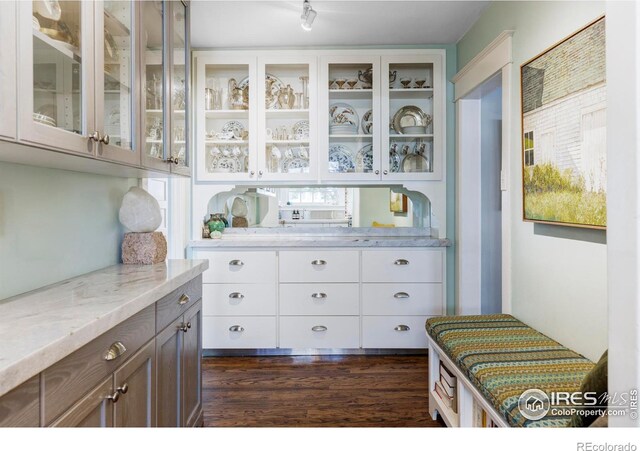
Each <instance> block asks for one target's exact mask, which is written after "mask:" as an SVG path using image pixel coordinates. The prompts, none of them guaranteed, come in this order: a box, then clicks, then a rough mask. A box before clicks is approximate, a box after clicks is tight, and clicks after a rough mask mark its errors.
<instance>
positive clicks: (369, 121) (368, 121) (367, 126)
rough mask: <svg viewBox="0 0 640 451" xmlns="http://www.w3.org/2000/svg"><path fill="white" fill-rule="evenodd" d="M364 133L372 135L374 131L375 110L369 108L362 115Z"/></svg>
mask: <svg viewBox="0 0 640 451" xmlns="http://www.w3.org/2000/svg"><path fill="white" fill-rule="evenodd" d="M360 126H361V127H362V133H364V134H365V135H370V134H372V133H373V110H369V111H367V112H366V113H364V115H363V116H362V123H361V124H360Z"/></svg>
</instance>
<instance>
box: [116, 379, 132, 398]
mask: <svg viewBox="0 0 640 451" xmlns="http://www.w3.org/2000/svg"><path fill="white" fill-rule="evenodd" d="M116 391H117V392H120V393H122V394H123V395H124V394H125V393H126V392H128V391H129V384H127V383H126V382H125V383H124V384H122V387H118V388H116Z"/></svg>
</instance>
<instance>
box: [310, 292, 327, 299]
mask: <svg viewBox="0 0 640 451" xmlns="http://www.w3.org/2000/svg"><path fill="white" fill-rule="evenodd" d="M311 297H312V298H313V299H326V298H327V293H313V294H312V295H311Z"/></svg>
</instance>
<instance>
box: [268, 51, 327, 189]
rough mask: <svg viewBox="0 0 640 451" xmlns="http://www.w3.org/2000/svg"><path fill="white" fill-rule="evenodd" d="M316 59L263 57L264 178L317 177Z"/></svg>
mask: <svg viewBox="0 0 640 451" xmlns="http://www.w3.org/2000/svg"><path fill="white" fill-rule="evenodd" d="M316 61H317V59H316V58H315V57H308V56H302V57H300V56H298V57H289V56H281V57H278V56H273V57H269V58H259V59H258V110H259V111H260V113H259V118H258V130H260V133H259V139H258V179H259V180H276V181H281V180H309V179H316V177H317V167H316V163H317V161H318V158H317V153H316V152H317V146H316V139H317V138H316V132H317V121H316V118H317V89H316V87H317V81H316V74H317V63H316ZM262 132H264V133H262Z"/></svg>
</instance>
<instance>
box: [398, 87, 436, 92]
mask: <svg viewBox="0 0 640 451" xmlns="http://www.w3.org/2000/svg"><path fill="white" fill-rule="evenodd" d="M389 92H390V93H396V92H433V88H391V89H389Z"/></svg>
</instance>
